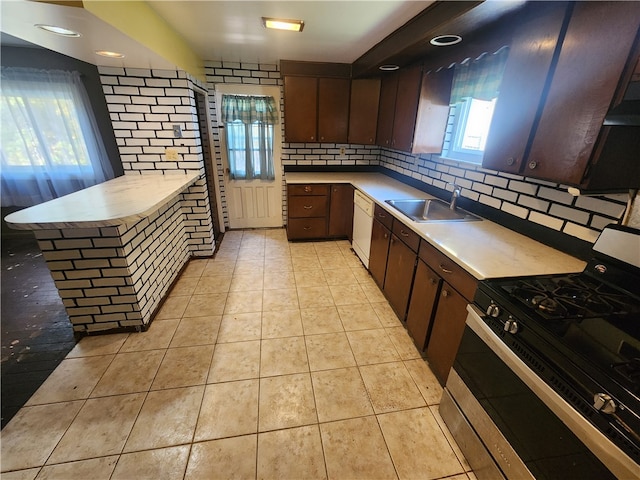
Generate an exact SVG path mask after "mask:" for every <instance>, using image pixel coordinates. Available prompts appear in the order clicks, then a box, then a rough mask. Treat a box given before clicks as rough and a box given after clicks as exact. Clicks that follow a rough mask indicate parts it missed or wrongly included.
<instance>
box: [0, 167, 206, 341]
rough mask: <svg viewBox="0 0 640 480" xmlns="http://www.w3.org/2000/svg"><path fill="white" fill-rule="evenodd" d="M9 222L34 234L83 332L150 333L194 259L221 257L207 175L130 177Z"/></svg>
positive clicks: (26, 211) (15, 215)
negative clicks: (160, 309) (216, 244)
mask: <svg viewBox="0 0 640 480" xmlns="http://www.w3.org/2000/svg"><path fill="white" fill-rule="evenodd" d="M5 220H6V222H7V224H8V225H9V226H10V227H11V228H14V229H21V230H33V231H34V233H35V236H36V239H37V240H38V245H39V247H40V249H41V250H42V254H43V257H44V258H45V260H46V262H47V266H48V267H49V270H50V271H51V276H52V277H53V280H54V281H55V284H56V287H57V288H58V292H59V294H60V297H61V298H62V301H63V303H64V305H65V307H66V310H67V314H68V315H69V319H70V321H71V323H72V324H73V328H74V330H75V331H78V332H97V331H119V330H130V329H134V330H146V329H147V328H148V325H149V323H150V322H151V319H152V317H153V314H154V313H155V311H156V310H157V308H158V307H159V305H160V304H161V301H162V299H163V298H164V296H165V295H166V293H167V291H168V289H169V287H170V286H171V284H172V283H173V282H174V281H175V279H176V278H177V276H178V274H179V273H180V271H181V270H182V268H183V267H184V265H185V264H186V263H187V261H188V260H189V258H191V257H192V256H194V255H206V254H209V255H211V254H212V253H213V232H212V231H211V224H210V214H209V212H208V200H207V198H206V184H205V180H204V178H203V177H202V175H201V173H200V172H188V173H186V174H181V173H172V174H166V175H150V174H149V175H138V174H130V175H124V176H121V177H118V178H115V179H113V180H109V181H107V182H104V183H101V184H99V185H94V186H92V187H89V188H87V189H84V190H80V191H78V192H75V193H71V194H69V195H65V196H63V197H60V198H57V199H54V200H51V201H48V202H44V203H42V204H39V205H36V206H33V207H30V208H27V209H24V210H21V211H18V212H15V213H12V214H10V215H8V216H7V217H6V218H5ZM207 248H208V250H207Z"/></svg>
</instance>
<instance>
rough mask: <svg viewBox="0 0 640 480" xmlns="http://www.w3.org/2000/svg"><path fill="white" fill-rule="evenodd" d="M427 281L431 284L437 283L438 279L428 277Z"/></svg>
mask: <svg viewBox="0 0 640 480" xmlns="http://www.w3.org/2000/svg"><path fill="white" fill-rule="evenodd" d="M429 283H431V285H435V284H436V283H438V279H437V278H430V279H429Z"/></svg>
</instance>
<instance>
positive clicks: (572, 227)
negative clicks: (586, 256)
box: [562, 222, 600, 243]
mask: <svg viewBox="0 0 640 480" xmlns="http://www.w3.org/2000/svg"><path fill="white" fill-rule="evenodd" d="M562 231H563V232H564V233H566V234H568V235H571V236H573V237H577V238H580V239H582V240H585V241H587V242H591V243H593V242H595V241H596V240H597V239H598V234H599V233H600V232H599V231H597V230H591V229H590V228H586V227H583V226H581V225H576V224H575V223H571V222H568V223H567V224H566V225H565V227H564V228H563V229H562Z"/></svg>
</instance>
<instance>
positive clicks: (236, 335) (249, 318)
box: [218, 311, 262, 343]
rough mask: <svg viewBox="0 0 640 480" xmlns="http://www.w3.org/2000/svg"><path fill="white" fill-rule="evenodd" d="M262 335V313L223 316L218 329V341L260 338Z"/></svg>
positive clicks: (240, 340)
mask: <svg viewBox="0 0 640 480" xmlns="http://www.w3.org/2000/svg"><path fill="white" fill-rule="evenodd" d="M261 335H262V313H260V312H259V311H258V312H250V313H235V314H228V315H224V316H223V317H222V323H221V324H220V330H219V331H218V343H228V342H243V341H248V340H260V338H261Z"/></svg>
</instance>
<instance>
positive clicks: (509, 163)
mask: <svg viewBox="0 0 640 480" xmlns="http://www.w3.org/2000/svg"><path fill="white" fill-rule="evenodd" d="M514 163H516V161H515V159H514V158H513V157H509V158H507V165H509V166H511V165H513V164H514Z"/></svg>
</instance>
